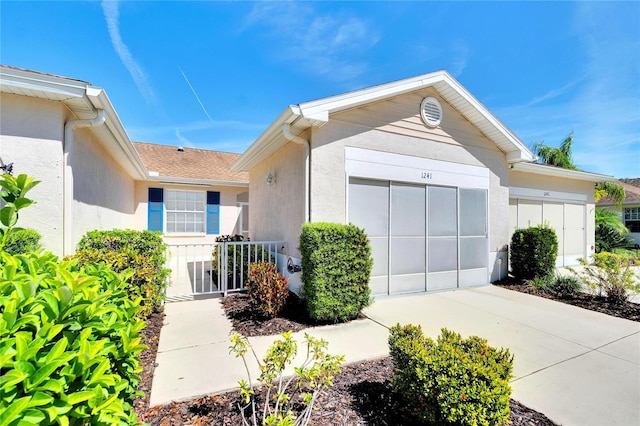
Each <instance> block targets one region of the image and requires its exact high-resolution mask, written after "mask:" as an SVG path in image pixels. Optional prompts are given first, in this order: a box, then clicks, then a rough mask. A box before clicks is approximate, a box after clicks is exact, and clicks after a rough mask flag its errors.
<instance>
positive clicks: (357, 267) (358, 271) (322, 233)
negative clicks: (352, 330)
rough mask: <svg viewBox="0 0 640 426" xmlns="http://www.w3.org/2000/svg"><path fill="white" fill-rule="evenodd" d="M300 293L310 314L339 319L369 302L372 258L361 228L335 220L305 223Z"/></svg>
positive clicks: (347, 317)
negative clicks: (334, 221)
mask: <svg viewBox="0 0 640 426" xmlns="http://www.w3.org/2000/svg"><path fill="white" fill-rule="evenodd" d="M300 253H301V254H302V294H303V296H304V298H305V299H306V301H307V307H308V311H309V316H310V317H311V318H313V319H315V320H320V321H333V322H342V321H349V320H351V319H354V318H357V317H358V315H360V313H361V312H362V310H363V309H364V308H365V307H367V306H368V305H369V304H370V303H371V297H370V295H371V290H370V288H369V279H370V277H371V268H372V267H373V259H372V257H371V246H370V245H369V239H368V238H367V234H365V232H364V230H363V229H360V228H358V227H357V226H354V225H341V224H335V223H305V224H304V225H303V226H302V232H301V234H300Z"/></svg>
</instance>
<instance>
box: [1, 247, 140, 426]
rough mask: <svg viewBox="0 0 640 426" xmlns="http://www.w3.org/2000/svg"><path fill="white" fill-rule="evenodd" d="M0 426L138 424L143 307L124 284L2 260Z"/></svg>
mask: <svg viewBox="0 0 640 426" xmlns="http://www.w3.org/2000/svg"><path fill="white" fill-rule="evenodd" d="M0 258H1V260H2V261H1V262H0V312H1V315H0V424H3V425H17V424H40V425H51V424H58V425H65V424H67V425H68V424H71V425H85V424H92V425H107V424H132V423H136V415H135V413H134V411H133V399H134V397H135V396H138V395H139V394H140V393H139V392H138V391H137V390H136V389H137V387H138V383H139V381H140V377H139V376H138V373H139V372H140V371H141V368H140V367H139V361H140V360H139V358H138V354H139V353H140V352H141V351H142V350H143V349H145V348H146V347H145V346H143V345H141V344H140V340H141V334H140V330H142V328H143V327H144V326H145V323H144V322H143V321H142V320H140V319H138V318H137V313H138V310H139V309H140V307H139V300H136V301H132V300H131V299H130V298H129V294H128V292H127V290H126V284H125V282H124V280H125V278H126V276H124V275H121V274H117V273H115V272H113V271H112V270H110V269H109V268H107V267H105V266H104V265H98V266H87V267H86V268H79V267H78V266H77V261H75V260H66V261H62V262H59V261H58V258H57V257H56V256H54V255H53V254H51V253H44V254H41V255H40V254H35V253H30V254H26V255H16V256H11V255H8V254H6V253H0Z"/></svg>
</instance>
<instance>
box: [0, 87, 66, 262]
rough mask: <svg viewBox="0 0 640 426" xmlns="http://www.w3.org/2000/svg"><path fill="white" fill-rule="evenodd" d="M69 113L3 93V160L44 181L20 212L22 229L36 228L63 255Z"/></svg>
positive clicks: (0, 104) (0, 143)
mask: <svg viewBox="0 0 640 426" xmlns="http://www.w3.org/2000/svg"><path fill="white" fill-rule="evenodd" d="M64 121H65V110H64V108H63V107H62V106H61V104H59V103H57V102H51V101H45V100H37V99H33V98H27V97H25V96H18V95H10V94H0V157H1V158H2V161H3V162H4V163H5V164H8V163H13V174H14V176H17V175H19V174H21V173H25V174H27V175H29V176H32V177H34V178H35V179H37V180H40V181H41V182H40V184H38V185H37V186H36V187H34V188H33V189H32V190H31V191H30V192H29V193H28V197H29V198H31V199H33V200H35V201H36V202H37V204H35V205H33V206H30V207H29V208H26V209H24V210H22V211H21V212H20V221H19V222H18V224H19V226H21V227H26V228H33V229H36V230H37V231H38V232H39V233H40V234H41V235H42V244H43V246H44V247H45V248H46V249H47V250H51V251H52V252H54V253H57V254H62V232H63V220H62V219H63V211H62V194H63V186H62V185H63V181H62V179H63V177H62V164H63V163H62V139H63V133H64Z"/></svg>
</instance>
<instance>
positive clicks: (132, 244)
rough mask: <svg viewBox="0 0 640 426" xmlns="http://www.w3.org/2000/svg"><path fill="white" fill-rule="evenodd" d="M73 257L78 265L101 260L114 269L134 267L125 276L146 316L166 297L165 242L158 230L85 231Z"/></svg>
mask: <svg viewBox="0 0 640 426" xmlns="http://www.w3.org/2000/svg"><path fill="white" fill-rule="evenodd" d="M74 257H75V258H76V259H78V262H79V265H80V266H85V265H94V264H96V263H99V262H104V263H105V264H107V265H109V266H110V267H111V268H112V269H113V270H114V271H116V272H123V271H126V270H128V269H131V271H133V274H131V275H130V277H129V279H128V280H127V283H128V287H127V289H128V291H129V292H130V293H131V296H132V298H136V297H141V298H142V302H141V307H142V309H141V310H140V315H141V316H142V317H143V318H146V317H148V316H149V315H151V313H152V312H153V311H154V310H156V309H157V308H158V307H160V305H161V304H162V301H163V300H164V298H165V293H164V289H165V286H166V281H167V277H168V276H169V270H168V269H167V268H165V262H166V244H165V243H164V242H163V241H162V236H161V234H160V233H157V232H151V231H134V230H118V229H115V230H110V231H91V232H88V233H87V234H85V235H84V236H83V237H82V239H81V240H80V243H79V244H78V250H77V251H76V253H75V255H74Z"/></svg>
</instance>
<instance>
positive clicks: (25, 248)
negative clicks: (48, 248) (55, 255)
mask: <svg viewBox="0 0 640 426" xmlns="http://www.w3.org/2000/svg"><path fill="white" fill-rule="evenodd" d="M41 238H42V236H41V235H40V233H39V232H38V231H36V230H35V229H29V228H14V229H12V230H11V232H10V233H9V235H8V236H7V242H6V244H5V245H4V251H6V252H7V253H9V254H24V253H29V252H32V251H38V250H40V249H41V248H42V246H41V245H40V239H41Z"/></svg>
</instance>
